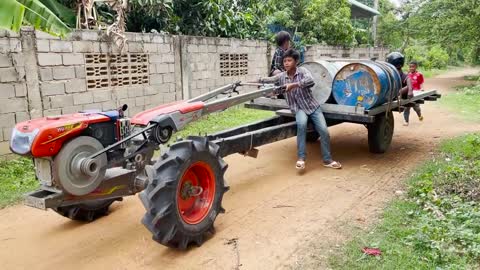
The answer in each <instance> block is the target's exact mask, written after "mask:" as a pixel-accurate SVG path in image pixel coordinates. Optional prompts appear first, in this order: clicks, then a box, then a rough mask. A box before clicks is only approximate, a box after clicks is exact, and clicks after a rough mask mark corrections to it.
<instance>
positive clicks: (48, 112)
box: [43, 109, 62, 116]
mask: <svg viewBox="0 0 480 270" xmlns="http://www.w3.org/2000/svg"><path fill="white" fill-rule="evenodd" d="M61 114H62V110H61V109H52V110H44V111H43V116H55V115H61Z"/></svg>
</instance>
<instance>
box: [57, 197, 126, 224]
mask: <svg viewBox="0 0 480 270" xmlns="http://www.w3.org/2000/svg"><path fill="white" fill-rule="evenodd" d="M116 200H121V198H120V199H110V200H102V201H93V202H85V203H82V204H74V205H68V206H61V207H57V208H55V209H53V210H54V211H55V212H57V213H58V214H60V215H62V216H64V217H67V218H69V219H72V220H80V221H87V222H91V221H93V220H95V219H97V218H99V217H102V216H106V215H107V214H108V208H109V207H110V205H111V204H112V203H113V202H114V201H116Z"/></svg>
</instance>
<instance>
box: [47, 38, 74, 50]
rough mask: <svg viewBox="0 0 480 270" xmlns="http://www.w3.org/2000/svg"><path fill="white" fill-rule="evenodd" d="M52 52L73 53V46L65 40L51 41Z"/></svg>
mask: <svg viewBox="0 0 480 270" xmlns="http://www.w3.org/2000/svg"><path fill="white" fill-rule="evenodd" d="M50 51H51V52H72V51H73V46H72V42H70V41H63V40H50Z"/></svg>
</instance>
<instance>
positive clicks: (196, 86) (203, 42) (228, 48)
mask: <svg viewBox="0 0 480 270" xmlns="http://www.w3.org/2000/svg"><path fill="white" fill-rule="evenodd" d="M182 42H183V44H184V46H185V47H186V50H184V53H185V55H186V56H187V60H188V61H187V63H186V65H185V66H184V67H183V72H184V73H185V75H184V76H186V78H185V79H186V80H187V81H188V86H189V89H188V90H187V91H186V93H184V95H188V96H189V97H195V96H198V95H200V94H204V93H206V92H208V91H210V90H212V89H215V88H218V87H221V86H224V85H226V84H229V83H233V82H236V81H249V80H253V79H256V78H258V77H260V76H266V74H268V62H269V60H268V58H267V57H268V56H267V50H268V48H269V45H268V42H267V41H257V40H240V39H228V38H222V39H221V38H210V37H187V36H186V37H182ZM226 54H228V55H229V56H230V57H235V56H232V55H239V54H242V55H244V57H246V58H243V60H242V62H244V63H245V62H247V64H246V65H247V66H246V67H244V68H243V69H244V70H247V72H246V74H239V75H227V76H225V73H224V74H223V76H222V73H221V70H222V68H221V62H222V59H221V55H226ZM245 55H246V56H245ZM226 69H229V67H227V68H226ZM234 69H238V68H234Z"/></svg>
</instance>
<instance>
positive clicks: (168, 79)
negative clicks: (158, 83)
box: [163, 73, 175, 83]
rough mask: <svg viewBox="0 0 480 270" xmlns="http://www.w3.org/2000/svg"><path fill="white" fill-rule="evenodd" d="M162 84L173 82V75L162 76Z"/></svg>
mask: <svg viewBox="0 0 480 270" xmlns="http://www.w3.org/2000/svg"><path fill="white" fill-rule="evenodd" d="M163 82H164V83H171V82H175V75H174V74H173V73H168V74H164V75H163Z"/></svg>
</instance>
